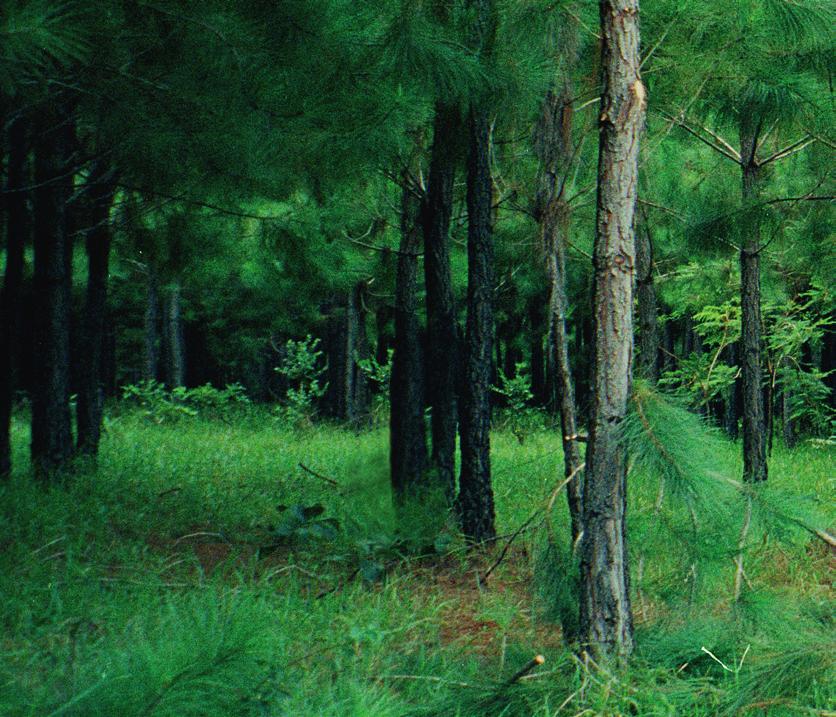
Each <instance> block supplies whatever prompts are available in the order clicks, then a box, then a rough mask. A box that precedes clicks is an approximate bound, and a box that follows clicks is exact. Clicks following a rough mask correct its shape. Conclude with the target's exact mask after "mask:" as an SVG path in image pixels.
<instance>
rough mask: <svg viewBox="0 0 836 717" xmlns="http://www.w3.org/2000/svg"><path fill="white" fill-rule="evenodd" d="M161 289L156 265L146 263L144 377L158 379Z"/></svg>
mask: <svg viewBox="0 0 836 717" xmlns="http://www.w3.org/2000/svg"><path fill="white" fill-rule="evenodd" d="M159 324H160V291H159V280H158V278H157V269H156V267H155V266H154V265H153V264H152V263H151V262H149V263H148V264H147V265H146V284H145V334H144V355H143V363H142V378H143V380H145V381H156V380H157V377H158V375H159V364H160V332H159Z"/></svg>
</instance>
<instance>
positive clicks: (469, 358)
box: [456, 0, 496, 543]
mask: <svg viewBox="0 0 836 717" xmlns="http://www.w3.org/2000/svg"><path fill="white" fill-rule="evenodd" d="M471 6H472V7H473V8H474V9H475V14H476V23H475V32H474V38H475V40H476V43H477V47H478V49H479V50H480V51H482V52H487V51H489V48H490V44H491V42H492V37H493V30H492V26H493V15H492V13H493V6H492V3H491V2H490V0H473V2H472V3H471ZM468 124H469V133H470V139H469V152H468V159H467V217H468V220H467V325H466V328H465V368H464V385H463V391H462V396H461V398H460V401H461V406H460V424H461V429H460V438H461V464H462V465H461V474H460V476H459V496H458V499H457V501H456V507H457V509H458V512H459V516H460V517H461V523H462V532H463V533H464V535H465V537H466V538H467V540H469V541H470V542H472V543H481V542H484V541H486V540H491V539H493V538H494V537H495V536H496V527H495V516H494V505H493V488H492V486H491V454H490V451H491V437H490V429H491V369H492V360H493V331H494V320H493V293H494V274H493V236H492V227H491V207H492V199H493V190H492V178H491V169H490V121H489V118H488V113H487V110H486V109H485V107H484V106H483V104H482V103H481V102H474V103H472V106H471V108H470V117H469V122H468Z"/></svg>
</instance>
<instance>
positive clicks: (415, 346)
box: [389, 187, 427, 504]
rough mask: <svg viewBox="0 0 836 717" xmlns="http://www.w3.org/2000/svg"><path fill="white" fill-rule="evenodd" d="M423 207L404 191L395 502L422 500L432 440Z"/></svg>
mask: <svg viewBox="0 0 836 717" xmlns="http://www.w3.org/2000/svg"><path fill="white" fill-rule="evenodd" d="M419 206H420V202H419V200H418V199H417V198H416V197H415V196H413V194H412V193H411V191H410V189H409V188H408V187H405V188H404V190H403V199H402V204H401V241H400V250H399V252H398V268H397V277H396V280H395V341H394V344H395V346H394V348H395V350H394V353H393V355H392V374H391V377H390V386H389V390H390V403H391V414H390V421H389V466H390V477H391V481H392V493H393V495H394V498H395V501H396V503H399V504H402V503H404V502H405V501H406V500H408V499H409V498H410V497H415V496H417V497H420V494H421V493H422V492H423V491H424V489H425V488H426V482H425V481H426V471H427V440H426V433H425V428H424V395H423V386H422V378H423V375H424V372H423V367H422V365H421V343H420V338H419V335H418V334H419V327H418V299H417V276H418V253H419V249H420V241H421V236H420V233H419V228H418V212H419Z"/></svg>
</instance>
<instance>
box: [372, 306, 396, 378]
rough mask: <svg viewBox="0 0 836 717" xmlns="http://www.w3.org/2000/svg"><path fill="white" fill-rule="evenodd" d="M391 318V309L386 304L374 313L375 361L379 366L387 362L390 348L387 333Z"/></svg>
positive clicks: (390, 342)
mask: <svg viewBox="0 0 836 717" xmlns="http://www.w3.org/2000/svg"><path fill="white" fill-rule="evenodd" d="M391 318H392V309H391V307H389V306H388V305H386V304H381V305H380V306H378V307H377V310H376V311H375V315H374V319H375V332H376V334H377V340H376V343H375V352H374V356H375V360H376V361H377V362H378V364H380V365H381V366H384V365H385V364H386V363H387V362H388V361H389V349H390V348H391V347H392V339H391V336H390V335H389V333H388V332H387V326H388V325H389V320H390V319H391Z"/></svg>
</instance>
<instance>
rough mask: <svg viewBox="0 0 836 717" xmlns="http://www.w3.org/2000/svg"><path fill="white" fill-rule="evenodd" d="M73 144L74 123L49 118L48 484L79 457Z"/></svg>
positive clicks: (37, 408) (41, 179)
mask: <svg viewBox="0 0 836 717" xmlns="http://www.w3.org/2000/svg"><path fill="white" fill-rule="evenodd" d="M72 144H73V127H72V123H71V120H69V119H68V118H67V116H66V115H65V114H64V113H62V112H58V111H51V112H45V113H44V115H43V116H42V119H41V121H40V122H39V124H38V137H37V147H36V149H35V190H34V243H35V273H34V286H35V296H36V297H37V307H36V312H37V313H36V320H35V324H36V325H35V327H34V329H35V331H34V333H35V351H36V354H35V363H36V366H35V384H34V387H33V390H32V443H31V454H32V464H33V467H34V468H35V470H36V472H37V474H38V475H39V476H40V477H41V478H43V479H48V478H49V477H50V475H52V474H53V473H54V472H55V471H57V470H60V469H61V468H63V467H65V465H66V464H67V462H68V461H69V459H70V457H71V456H72V454H73V438H72V425H71V416H70V355H69V351H70V312H71V290H72V240H71V239H70V237H69V236H68V232H67V213H66V205H67V201H68V199H69V196H70V193H71V191H72V174H71V173H70V172H69V171H68V164H69V160H70V153H71V151H72Z"/></svg>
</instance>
